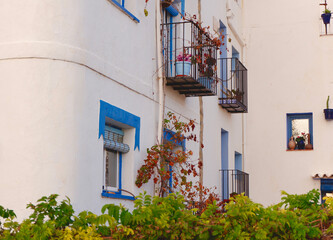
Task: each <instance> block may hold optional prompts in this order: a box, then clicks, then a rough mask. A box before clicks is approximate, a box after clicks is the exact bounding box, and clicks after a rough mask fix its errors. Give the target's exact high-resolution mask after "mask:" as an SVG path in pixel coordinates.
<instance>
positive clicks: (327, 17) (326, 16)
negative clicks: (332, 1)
mask: <svg viewBox="0 0 333 240" xmlns="http://www.w3.org/2000/svg"><path fill="white" fill-rule="evenodd" d="M321 18H322V19H323V22H324V24H329V23H330V21H331V10H329V9H327V8H326V9H325V10H324V11H323V14H321Z"/></svg>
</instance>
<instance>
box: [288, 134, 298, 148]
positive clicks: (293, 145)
mask: <svg viewBox="0 0 333 240" xmlns="http://www.w3.org/2000/svg"><path fill="white" fill-rule="evenodd" d="M288 148H289V149H290V150H295V148H296V142H295V140H294V137H290V139H289V143H288Z"/></svg>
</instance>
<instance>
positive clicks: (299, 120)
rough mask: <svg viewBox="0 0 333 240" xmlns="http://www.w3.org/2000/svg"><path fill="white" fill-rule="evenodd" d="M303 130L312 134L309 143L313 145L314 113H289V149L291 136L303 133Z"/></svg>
mask: <svg viewBox="0 0 333 240" xmlns="http://www.w3.org/2000/svg"><path fill="white" fill-rule="evenodd" d="M302 132H304V133H305V134H307V133H309V134H310V135H309V136H310V139H309V140H310V141H309V143H311V144H312V146H313V120H312V113H287V141H286V146H287V149H288V143H289V140H290V138H291V137H292V136H294V137H295V136H298V135H301V133H302ZM296 150H297V149H296Z"/></svg>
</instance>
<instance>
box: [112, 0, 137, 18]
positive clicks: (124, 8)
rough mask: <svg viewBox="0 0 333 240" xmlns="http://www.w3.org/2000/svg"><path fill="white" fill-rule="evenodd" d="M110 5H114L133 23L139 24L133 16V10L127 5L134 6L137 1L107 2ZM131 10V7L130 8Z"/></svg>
mask: <svg viewBox="0 0 333 240" xmlns="http://www.w3.org/2000/svg"><path fill="white" fill-rule="evenodd" d="M109 1H110V2H111V3H113V4H114V5H116V6H117V7H118V8H119V9H120V10H121V11H123V12H124V13H125V14H126V15H127V16H129V17H130V18H131V19H133V20H134V21H135V22H137V23H139V22H140V20H139V19H138V18H137V17H135V16H134V14H133V13H132V12H133V9H131V8H130V7H129V6H127V5H134V6H135V5H136V3H135V1H137V0H109ZM132 8H133V7H132Z"/></svg>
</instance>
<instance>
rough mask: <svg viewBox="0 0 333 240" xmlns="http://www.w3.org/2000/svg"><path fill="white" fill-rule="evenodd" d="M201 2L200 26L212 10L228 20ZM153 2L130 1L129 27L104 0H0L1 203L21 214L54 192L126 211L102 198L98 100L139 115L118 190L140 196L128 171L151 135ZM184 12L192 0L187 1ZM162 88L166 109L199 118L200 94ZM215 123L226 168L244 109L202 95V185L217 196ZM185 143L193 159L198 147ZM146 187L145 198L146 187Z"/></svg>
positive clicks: (78, 205)
mask: <svg viewBox="0 0 333 240" xmlns="http://www.w3.org/2000/svg"><path fill="white" fill-rule="evenodd" d="M203 2H204V4H203V5H204V7H203V10H202V15H203V18H202V19H203V20H204V21H205V23H204V25H211V26H212V25H213V16H214V17H216V18H217V19H221V20H222V19H226V10H225V6H226V2H225V1H217V0H216V1H203ZM216 6H218V8H217V7H216ZM154 7H155V6H154V3H153V1H150V3H149V4H148V11H149V16H148V17H144V16H143V8H144V3H143V2H142V3H139V2H137V3H136V4H134V3H133V2H132V5H131V6H130V9H131V11H132V13H133V14H134V15H135V16H136V17H137V18H139V19H140V23H136V22H134V21H133V20H132V19H131V18H129V17H128V16H127V15H125V14H124V13H123V12H122V11H120V10H119V9H118V8H117V7H115V6H114V5H113V4H111V3H110V2H109V1H106V0H98V1H89V0H73V1H66V0H58V1H51V0H46V1H45V0H43V1H34V2H33V3H31V2H29V3H28V2H26V1H20V0H12V1H11V2H2V3H0V14H1V16H2V18H3V19H4V21H2V22H0V31H1V33H2V34H1V35H0V72H1V76H2V77H1V80H0V109H1V117H0V132H1V135H0V168H1V169H3V171H2V172H3V173H2V174H1V175H0V181H1V182H2V183H3V184H1V185H0V192H2V193H3V194H1V195H0V205H3V206H4V207H8V208H11V209H14V210H15V212H16V213H17V215H18V216H19V218H22V217H25V216H27V215H28V214H29V212H28V211H27V210H25V207H26V204H27V203H28V202H30V201H31V202H34V201H36V200H37V199H38V198H40V197H41V196H43V195H49V194H51V193H57V194H59V195H60V196H61V197H60V198H63V197H64V196H68V197H69V198H70V199H71V200H72V202H73V204H74V207H75V210H76V211H82V210H90V211H93V212H96V213H99V212H100V208H101V207H102V205H104V204H106V203H111V202H112V203H120V202H122V203H123V204H125V205H126V206H128V207H130V208H131V206H132V202H131V201H124V200H117V199H107V198H101V191H102V185H103V174H104V173H103V140H102V138H101V139H99V138H98V131H99V110H100V106H99V101H100V100H103V101H106V102H108V103H110V104H112V105H114V106H116V107H119V108H121V109H123V110H125V111H127V112H130V113H132V114H134V115H136V116H139V117H140V118H141V136H140V147H141V149H140V151H138V150H135V151H133V147H134V140H133V139H132V141H133V144H132V145H131V144H130V147H131V152H130V153H129V155H127V156H126V158H127V159H126V161H127V160H128V159H129V158H131V161H132V162H130V163H129V162H126V163H124V165H125V166H126V170H124V172H123V175H124V181H123V185H124V187H126V189H127V190H130V191H131V192H133V193H134V194H138V193H140V192H142V191H143V189H137V188H136V187H135V186H134V180H135V176H136V173H137V170H138V168H139V167H140V166H141V164H142V162H143V159H144V158H145V156H146V151H145V150H146V148H148V147H150V146H151V145H153V144H154V143H155V142H156V135H157V134H156V130H157V115H158V102H157V101H158V94H159V93H158V91H157V86H158V84H157V81H156V61H155V32H154V31H155V22H154ZM191 9H197V5H196V3H194V2H189V1H188V2H187V3H186V11H189V12H190V11H191ZM237 26H238V25H237ZM239 28H240V27H239ZM239 31H240V30H239ZM234 44H235V46H236V45H237V44H238V43H236V42H235V43H234ZM230 47H231V45H230ZM238 47H239V46H238ZM230 54H231V53H230ZM165 90H166V92H165V94H166V111H169V110H170V111H172V112H175V113H176V114H177V115H179V116H181V117H182V119H183V120H186V119H196V121H197V122H199V102H198V98H186V97H184V96H183V95H180V94H179V93H178V92H176V91H174V90H173V89H172V88H171V87H166V89H165ZM198 128H199V127H198V125H197V131H198ZM222 128H223V129H225V130H227V131H229V134H230V135H229V136H230V143H229V162H230V163H229V166H230V167H231V168H233V163H234V157H233V156H234V152H235V151H237V152H240V153H242V151H243V150H242V118H241V115H240V114H236V115H231V114H230V113H228V112H227V111H226V110H224V109H222V108H221V107H220V106H219V105H218V97H217V96H216V97H204V145H205V148H204V162H205V163H204V183H205V184H206V185H208V186H217V187H218V192H220V191H221V189H220V188H221V184H220V172H219V169H221V129H222ZM131 134H132V135H133V132H131V133H130V135H131ZM127 137H128V135H127ZM129 138H130V137H129ZM126 141H127V140H126ZM128 141H129V142H130V141H131V140H130V139H128ZM187 147H188V148H189V149H192V150H193V151H194V156H193V159H197V158H198V145H197V144H190V143H189V144H188V145H187ZM144 189H146V190H147V191H148V192H149V193H150V194H152V190H153V186H152V184H151V183H149V184H147V185H146V186H144Z"/></svg>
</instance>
